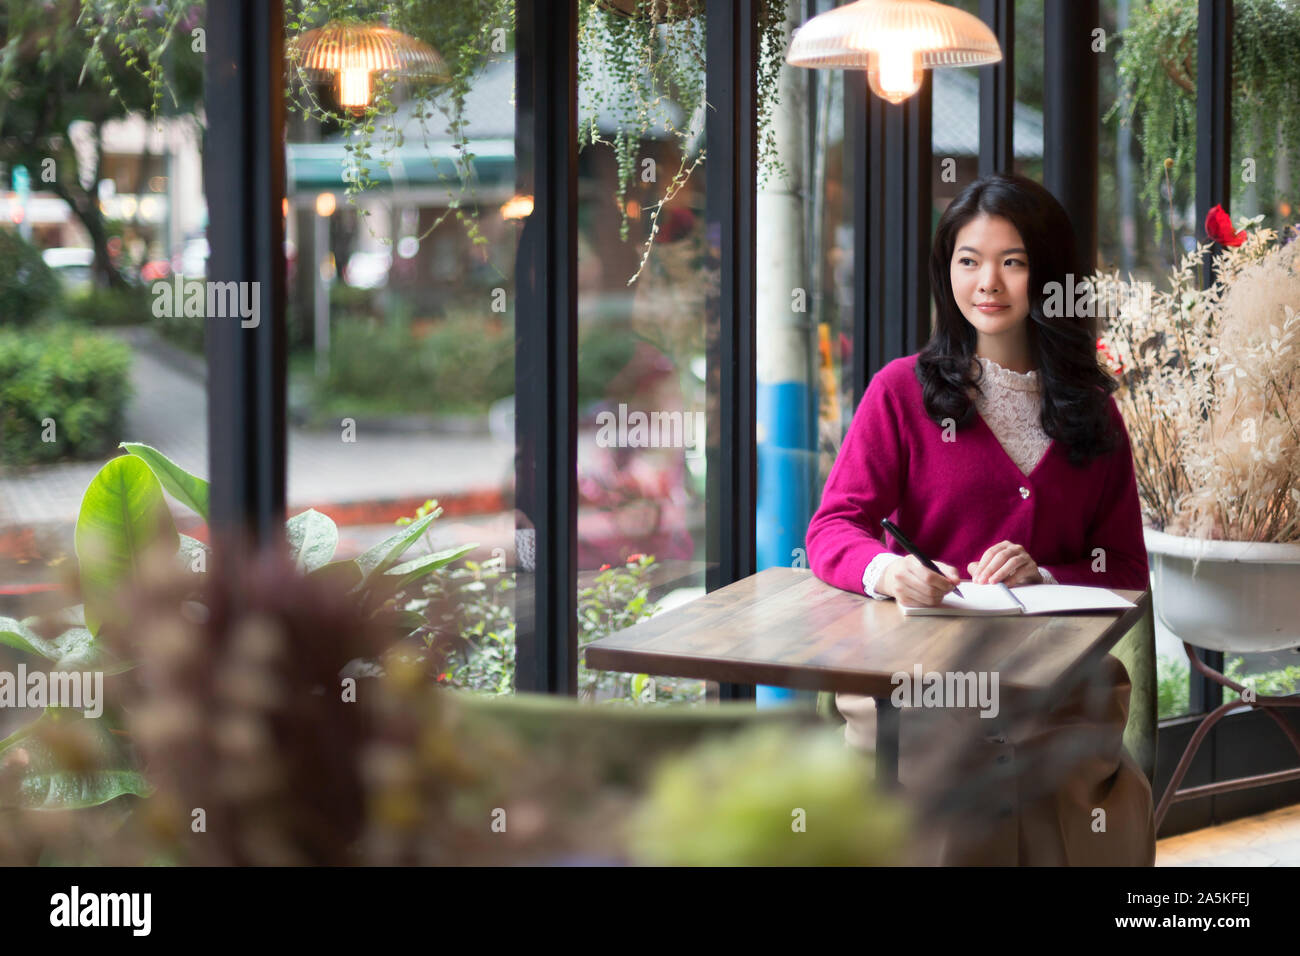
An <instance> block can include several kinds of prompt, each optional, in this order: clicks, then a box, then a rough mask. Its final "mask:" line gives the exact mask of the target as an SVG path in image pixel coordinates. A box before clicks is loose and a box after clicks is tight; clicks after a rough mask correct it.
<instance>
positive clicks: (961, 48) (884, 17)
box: [785, 0, 1002, 103]
mask: <svg viewBox="0 0 1300 956" xmlns="http://www.w3.org/2000/svg"><path fill="white" fill-rule="evenodd" d="M785 59H786V62H787V63H789V64H790V65H791V66H807V67H818V68H833V67H839V68H842V69H849V70H866V71H867V83H868V84H869V85H870V86H871V90H872V92H873V93H875V94H876V95H877V96H879V97H881V98H882V99H885V100H888V101H889V102H890V103H901V102H902V101H903V100H905V99H907V98H908V97H909V96H911V95H912V94H913V93H915V92H916V91H917V90H918V89H920V87H921V79H922V76H923V73H922V71H923V70H924V69H926V68H927V67H937V66H980V65H983V64H985V63H996V62H998V61H999V60H1001V59H1002V49H1001V48H1000V47H999V46H998V41H997V37H995V36H994V35H993V31H992V30H990V29H989V28H988V26H987V25H986V24H985V23H984V21H982V20H980V19H979V18H978V17H975V16H972V15H971V14H969V13H967V12H966V11H964V10H958V9H957V8H956V7H950V6H948V5H947V4H943V3H935V2H934V0H857V2H856V3H850V4H847V5H845V6H842V7H836V8H835V9H834V10H829V11H827V12H826V13H821V14H818V15H817V16H815V17H813V18H812V19H811V20H809V21H808V22H807V23H805V24H804V25H803V26H802V27H800V28H799V29H798V30H796V31H795V34H794V39H793V40H792V41H791V43H790V50H789V52H788V53H787V54H786V58H785Z"/></svg>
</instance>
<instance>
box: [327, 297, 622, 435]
mask: <svg viewBox="0 0 1300 956" xmlns="http://www.w3.org/2000/svg"><path fill="white" fill-rule="evenodd" d="M491 318H493V317H488V316H484V315H481V314H476V313H472V312H460V313H453V314H451V315H449V316H447V317H446V318H444V319H440V320H438V321H437V322H436V323H435V324H434V326H433V328H432V329H431V330H430V331H429V332H428V333H427V334H426V335H424V336H423V337H417V336H416V334H415V332H414V331H413V329H412V328H411V326H410V324H409V323H408V322H407V321H406V319H405V318H404V317H402V316H401V315H398V316H395V317H394V318H392V319H390V320H389V321H387V322H381V321H376V320H374V319H370V318H368V317H366V316H362V315H355V314H345V315H341V316H337V317H336V318H335V319H334V321H333V323H332V331H331V340H330V375H329V381H328V383H327V385H326V388H325V389H324V390H321V391H319V392H318V394H317V397H316V404H317V412H322V413H333V412H338V413H341V414H347V413H349V412H350V413H352V414H358V413H371V414H399V413H425V412H428V413H435V414H436V413H467V414H474V413H480V412H483V411H486V410H487V408H488V406H489V405H491V404H492V403H493V402H495V401H496V400H497V399H500V398H505V397H506V396H509V395H513V394H514V391H515V381H514V374H515V340H514V334H515V333H514V320H513V317H512V316H508V315H507V316H501V317H499V318H500V322H499V323H494V322H492V321H491ZM637 341H638V340H637V338H636V336H635V335H633V333H632V332H631V331H629V329H628V328H627V326H626V325H625V324H623V323H618V322H602V323H593V324H592V325H590V326H588V327H587V328H585V329H584V330H583V332H582V335H581V344H580V346H579V349H578V404H579V406H581V407H586V406H587V405H589V404H591V403H592V402H595V401H599V400H600V399H601V398H604V397H605V396H606V393H607V390H608V386H609V382H610V380H611V379H612V378H613V377H614V376H615V375H617V374H619V372H621V371H622V370H623V369H624V368H625V367H626V365H627V363H628V361H629V360H630V359H631V358H632V357H633V355H634V354H635V352H636V346H637ZM303 367H304V368H305V367H306V366H303Z"/></svg>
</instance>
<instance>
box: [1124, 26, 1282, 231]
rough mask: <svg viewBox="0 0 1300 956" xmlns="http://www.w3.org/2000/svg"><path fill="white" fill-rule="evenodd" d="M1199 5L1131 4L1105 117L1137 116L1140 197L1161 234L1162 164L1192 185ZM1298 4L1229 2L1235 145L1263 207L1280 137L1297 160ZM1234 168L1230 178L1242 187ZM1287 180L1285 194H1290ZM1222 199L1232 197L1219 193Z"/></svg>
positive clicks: (1269, 197) (1272, 186)
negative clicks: (1248, 164)
mask: <svg viewBox="0 0 1300 956" xmlns="http://www.w3.org/2000/svg"><path fill="white" fill-rule="evenodd" d="M1196 36H1197V4H1196V0H1149V2H1148V3H1146V4H1144V5H1134V8H1133V14H1132V19H1131V21H1130V24H1129V27H1128V29H1126V30H1123V31H1121V33H1120V35H1119V39H1120V40H1121V45H1120V47H1119V52H1118V54H1117V64H1118V70H1119V79H1120V87H1121V89H1120V94H1119V97H1118V99H1117V101H1116V103H1115V104H1114V105H1113V106H1112V107H1111V109H1110V110H1109V112H1108V113H1107V114H1106V119H1107V120H1110V119H1111V118H1112V117H1113V116H1115V115H1116V114H1119V115H1120V118H1121V121H1122V122H1124V123H1126V124H1127V123H1132V122H1133V117H1134V115H1135V114H1138V113H1140V116H1141V122H1140V124H1138V129H1137V132H1138V140H1139V141H1140V142H1141V144H1142V172H1143V188H1142V193H1141V195H1142V199H1143V200H1144V201H1145V202H1146V206H1147V213H1148V215H1149V217H1150V218H1151V220H1152V222H1153V223H1154V224H1155V227H1156V241H1157V242H1159V241H1160V237H1161V235H1162V223H1163V220H1162V215H1161V204H1162V202H1163V201H1164V199H1165V198H1167V197H1162V196H1161V190H1160V185H1161V183H1162V182H1163V181H1164V177H1165V160H1166V159H1170V160H1172V166H1171V167H1170V169H1169V176H1170V179H1171V180H1172V181H1173V182H1189V181H1192V180H1193V178H1194V176H1195V171H1196ZM1297 50H1300V0H1236V3H1235V5H1234V19H1233V35H1232V142H1233V144H1234V148H1233V152H1234V154H1235V156H1236V157H1237V158H1238V159H1249V160H1253V161H1254V163H1253V170H1248V171H1251V172H1253V175H1254V181H1255V183H1256V185H1257V186H1258V188H1259V195H1260V199H1261V201H1262V202H1267V203H1269V204H1270V205H1273V206H1276V204H1277V203H1278V202H1280V201H1282V200H1283V199H1284V198H1287V197H1284V196H1281V195H1278V194H1277V188H1276V184H1277V181H1278V162H1279V159H1280V157H1279V155H1278V149H1277V141H1278V139H1279V138H1280V140H1281V142H1282V144H1283V146H1284V148H1285V150H1286V152H1287V154H1288V155H1289V156H1290V157H1291V158H1292V160H1293V161H1294V160H1295V158H1296V157H1300V111H1297V110H1296V109H1295V105H1296V104H1297V103H1300V70H1298V69H1297V68H1296V66H1295V58H1296V55H1297V53H1296V51H1297ZM1242 172H1243V170H1242V169H1241V168H1240V167H1239V169H1238V171H1237V178H1236V182H1237V183H1238V184H1240V183H1241V182H1242V180H1241V173H1242ZM1295 185H1296V184H1295V183H1292V191H1293V192H1294V190H1295ZM1223 198H1224V199H1225V200H1227V199H1228V198H1230V197H1223Z"/></svg>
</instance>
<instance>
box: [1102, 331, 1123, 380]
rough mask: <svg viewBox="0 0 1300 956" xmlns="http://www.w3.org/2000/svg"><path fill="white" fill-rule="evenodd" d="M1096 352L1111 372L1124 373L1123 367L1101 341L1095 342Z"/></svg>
mask: <svg viewBox="0 0 1300 956" xmlns="http://www.w3.org/2000/svg"><path fill="white" fill-rule="evenodd" d="M1097 351H1098V352H1100V353H1101V357H1102V358H1103V359H1104V360H1105V362H1106V364H1107V365H1109V366H1110V367H1111V369H1112V370H1113V371H1115V372H1116V373H1119V372H1122V371H1124V366H1123V365H1122V364H1121V363H1120V361H1119V359H1117V358H1116V357H1115V355H1114V353H1112V352H1111V350H1110V349H1108V348H1107V347H1106V343H1105V342H1103V341H1102V340H1101V339H1098V340H1097Z"/></svg>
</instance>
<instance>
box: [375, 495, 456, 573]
mask: <svg viewBox="0 0 1300 956" xmlns="http://www.w3.org/2000/svg"><path fill="white" fill-rule="evenodd" d="M441 513H442V509H441V508H439V509H438V510H437V511H434V512H431V513H430V514H427V515H425V516H424V517H423V518H421V519H420V520H418V521H414V522H412V523H411V524H409V525H407V526H406V527H405V528H403V529H402V530H401V531H399V532H397V534H395V535H393V536H392V537H390V538H387V539H385V540H383V541H381V542H380V543H379V544H377V545H375V546H374V547H373V548H371V549H370V550H369V551H366V552H365V553H364V554H360V555H358V556H357V557H356V558H355V559H354V560H355V561H356V563H357V567H359V568H360V569H361V583H362V584H366V583H368V582H369V581H370V577H371V575H373V574H375V573H382V572H384V571H386V570H387V569H388V568H389V567H390V566H391V565H392V564H393V562H394V561H396V560H397V559H398V558H400V557H401V556H402V553H403V552H405V551H406V549H407V548H409V547H410V546H411V545H412V544H414V543H415V540H416V539H417V538H419V537H420V535H422V534H424V529H425V528H427V527H429V525H430V524H431V523H432V522H433V520H434V519H435V518H437V517H438V515H439V514H441Z"/></svg>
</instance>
